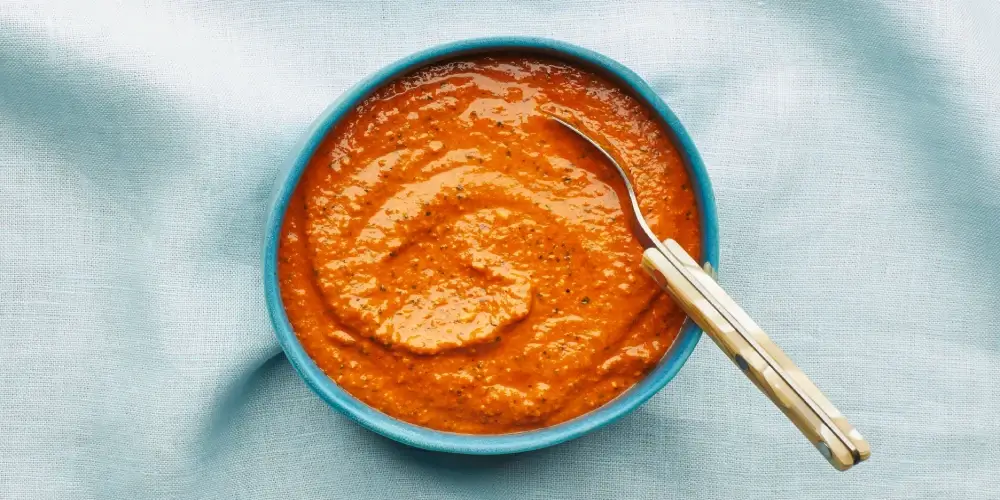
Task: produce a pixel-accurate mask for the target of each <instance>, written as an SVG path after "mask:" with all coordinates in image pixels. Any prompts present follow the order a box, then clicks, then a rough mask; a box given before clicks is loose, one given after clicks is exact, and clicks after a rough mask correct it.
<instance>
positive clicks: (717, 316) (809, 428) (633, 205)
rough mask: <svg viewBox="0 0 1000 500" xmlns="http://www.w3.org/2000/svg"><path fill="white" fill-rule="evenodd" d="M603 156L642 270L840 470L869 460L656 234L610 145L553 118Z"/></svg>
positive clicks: (787, 364) (816, 396) (855, 437)
mask: <svg viewBox="0 0 1000 500" xmlns="http://www.w3.org/2000/svg"><path fill="white" fill-rule="evenodd" d="M545 114H546V115H548V116H549V117H550V118H552V119H553V120H555V121H556V122H559V123H560V124H562V126H564V127H565V128H567V129H569V130H570V131H572V132H573V133H575V134H576V135H578V136H580V137H581V138H583V139H584V140H586V141H587V142H588V143H590V145H591V146H593V147H594V148H595V149H597V150H598V151H600V152H601V154H602V155H603V156H604V157H605V158H607V159H608V162H610V163H611V165H612V166H613V167H614V170H615V172H617V173H618V175H619V176H620V177H621V179H622V182H623V183H624V184H625V191H626V193H627V194H628V203H625V204H623V207H622V208H623V211H624V212H625V216H626V217H627V218H628V219H629V221H630V222H631V225H632V232H633V233H634V234H635V236H636V238H638V240H639V243H640V244H641V245H642V247H643V248H644V249H645V251H644V252H643V255H642V267H643V269H645V270H646V272H647V273H649V274H650V276H652V277H653V279H654V280H656V282H657V284H659V285H660V287H661V288H663V289H664V290H666V291H667V293H669V294H670V296H671V297H673V299H674V301H675V302H676V303H677V304H678V305H679V306H680V307H681V309H683V310H684V312H685V313H687V315H688V317H690V318H691V319H692V320H694V322H695V323H696V324H697V325H698V326H699V327H701V329H702V330H704V331H705V332H706V333H707V334H708V335H709V336H710V337H711V338H712V340H714V341H715V343H716V344H717V345H718V346H719V348H721V349H722V351H723V352H725V353H726V355H727V356H728V357H729V358H730V359H731V360H733V362H734V363H736V366H738V367H739V368H740V370H741V371H743V373H744V374H745V375H746V376H747V377H748V378H749V379H750V380H751V381H753V383H754V385H756V386H757V387H758V388H759V389H760V390H761V391H762V392H763V393H764V394H766V395H767V396H768V397H769V398H770V399H771V401H772V402H774V404H775V405H777V406H778V408H780V409H781V411H782V412H784V413H785V415H786V416H787V417H788V419H789V420H791V421H792V423H794V424H795V426H796V427H798V428H799V431H801V432H802V434H803V435H805V436H806V437H807V438H808V439H809V441H811V442H812V443H813V445H814V446H815V447H816V448H817V449H818V450H819V451H820V453H821V454H822V455H823V456H824V457H825V458H826V459H827V460H828V461H829V462H830V463H831V464H832V465H833V466H834V467H836V468H837V469H838V470H847V469H850V468H851V466H853V465H855V464H858V463H860V462H861V461H863V460H866V459H868V456H869V455H870V454H871V449H870V448H869V446H868V442H867V441H865V439H864V438H863V437H861V434H860V433H858V431H857V430H856V429H855V428H854V427H853V426H852V425H851V424H849V423H848V422H847V419H846V418H844V416H843V415H842V414H841V413H840V412H839V411H837V409H836V408H835V407H834V406H833V404H831V403H830V400H828V399H827V398H826V397H825V396H824V395H823V394H822V393H821V392H820V391H819V389H818V388H816V386H815V385H814V384H813V383H812V382H811V381H810V380H809V379H808V378H807V377H806V376H805V374H804V373H802V371H801V370H799V368H798V367H797V366H795V364H794V363H792V360H791V359H788V356H786V355H785V353H784V352H782V351H781V349H779V348H778V346H776V345H775V344H774V343H773V342H771V339H770V338H768V336H767V334H765V333H764V331H763V330H762V329H761V328H760V326H758V325H757V323H755V322H754V321H753V320H752V319H750V316H749V315H747V313H746V312H745V311H743V309H742V308H740V306H739V305H737V304H736V302H735V301H733V299H732V298H731V297H729V295H728V294H726V292H725V291H723V290H722V288H721V287H720V286H719V285H718V283H716V282H715V279H713V278H712V277H711V276H710V275H709V274H708V273H706V272H705V271H704V270H703V269H702V268H701V267H700V266H699V265H698V263H697V262H695V260H694V259H693V258H691V256H690V255H688V253H687V252H685V251H684V249H683V248H681V246H680V244H678V243H677V242H676V241H674V240H672V239H666V240H663V241H662V242H661V241H660V239H659V238H657V237H656V236H655V235H654V234H653V232H652V231H651V230H650V229H649V225H648V224H646V220H645V219H644V218H643V216H642V212H641V211H640V210H639V201H638V199H636V196H635V190H634V189H633V187H632V182H631V181H630V180H629V177H628V174H627V173H626V172H625V169H624V168H622V165H621V163H619V162H618V160H616V159H615V158H614V157H613V156H612V155H611V153H609V152H608V150H607V149H605V147H603V146H602V145H601V144H600V143H598V142H597V141H596V140H595V139H594V138H593V137H595V136H592V135H590V134H588V133H585V132H584V131H583V130H581V127H580V126H579V125H573V124H571V123H569V122H568V121H566V120H564V119H563V118H560V117H558V116H555V115H553V114H551V113H549V112H547V111H546V112H545Z"/></svg>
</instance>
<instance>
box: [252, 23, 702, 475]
mask: <svg viewBox="0 0 1000 500" xmlns="http://www.w3.org/2000/svg"><path fill="white" fill-rule="evenodd" d="M498 52H520V53H527V54H536V55H542V56H549V57H554V58H557V59H561V60H564V61H567V62H570V63H574V64H576V65H578V66H581V67H585V68H587V69H589V70H591V71H594V72H596V73H598V74H601V75H603V76H605V77H606V78H608V79H610V80H611V81H613V82H615V83H617V84H618V85H620V86H621V87H622V88H625V89H629V90H631V91H632V93H633V95H634V96H635V97H637V98H638V99H639V100H640V101H642V102H643V103H644V104H645V105H646V106H648V107H649V108H650V109H652V110H653V111H655V112H656V114H657V115H658V116H659V118H660V120H662V122H663V123H664V124H665V125H666V127H667V128H668V131H669V133H670V134H671V135H672V139H673V142H674V144H675V145H676V146H677V147H678V149H679V151H680V154H681V156H682V158H683V159H684V163H685V166H686V167H687V170H688V174H689V175H690V176H691V178H692V180H693V184H694V190H695V191H694V192H695V195H696V200H697V203H698V208H699V210H698V212H699V215H700V223H701V235H702V236H701V237H702V241H701V248H702V263H703V264H708V265H710V266H711V269H713V270H714V269H717V268H718V262H719V228H718V221H717V219H716V212H715V196H714V195H713V193H712V185H711V183H710V182H709V179H708V172H706V170H705V166H704V165H703V164H702V161H701V157H700V156H699V155H698V150H697V149H695V147H694V143H693V142H692V141H691V138H690V137H688V134H687V132H685V131H684V127H683V126H681V123H680V121H678V120H677V117H676V116H674V114H673V113H672V112H671V111H670V108H668V107H667V105H666V104H664V103H663V101H662V100H660V98H659V97H658V96H657V95H656V92H654V91H653V89H651V88H650V87H649V85H647V84H646V82H644V81H643V80H642V79H641V78H639V76H638V75H636V74H635V73H633V72H632V71H631V70H629V69H628V68H626V67H624V66H622V65H621V64H619V63H617V62H615V61H613V60H611V59H609V58H607V57H605V56H602V55H600V54H597V53H595V52H591V51H589V50H587V49H584V48H581V47H577V46H575V45H570V44H568V43H564V42H559V41H556V40H549V39H545V38H529V37H496V38H477V39H472V40H462V41H458V42H452V43H448V44H444V45H439V46H437V47H433V48H430V49H427V50H424V51H421V52H417V53H416V54H413V55H411V56H408V57H405V58H403V59H402V60H399V61H396V62H394V63H392V64H390V65H389V66H387V67H385V68H383V69H381V70H380V71H378V72H376V73H375V74H373V75H371V76H369V77H368V78H365V79H364V80H362V81H361V82H360V83H358V84H357V85H355V86H354V87H353V88H351V89H350V90H348V91H347V92H345V93H344V94H343V95H342V96H340V98H339V99H337V101H336V102H334V103H333V104H332V105H330V107H329V108H327V109H326V111H324V112H323V114H322V115H320V116H319V118H317V119H316V121H315V122H314V123H313V124H312V127H310V129H309V131H308V132H307V133H306V135H305V137H303V138H302V140H301V142H300V143H299V144H298V145H297V146H296V148H295V152H294V154H293V155H292V157H291V158H290V159H289V161H288V163H287V164H286V165H285V166H284V168H283V170H282V172H281V173H280V175H279V176H278V182H277V186H276V188H275V192H274V195H273V197H272V199H271V207H270V214H269V215H268V219H267V227H266V229H265V231H266V233H265V237H264V294H265V296H266V299H267V307H268V310H269V311H270V315H271V322H272V324H273V325H274V330H275V332H277V336H278V341H279V342H280V343H281V347H282V349H284V351H285V355H286V356H288V359H289V361H291V362H292V366H294V367H295V370H296V371H297V372H298V373H299V376H301V377H302V379H303V380H305V382H306V384H308V385H309V387H310V388H312V390H313V391H315V392H316V394H318V395H319V396H320V397H321V398H323V400H325V401H326V402H327V403H329V404H330V405H331V406H333V407H334V408H336V409H337V410H339V411H340V412H341V413H343V414H344V415H347V416H348V417H350V418H351V419H352V420H354V421H355V422H357V423H359V424H361V425H362V426H364V427H365V428H367V429H369V430H372V431H374V432H377V433H379V434H381V435H383V436H385V437H388V438H391V439H394V440H396V441H399V442H400V443H404V444H408V445H410V446H416V447H418V448H424V449H427V450H434V451H444V452H451V453H465V454H474V455H495V454H504V453H517V452H523V451H529V450H536V449H539V448H545V447H547V446H552V445H555V444H559V443H562V442H564V441H568V440H570V439H574V438H577V437H580V436H582V435H584V434H586V433H588V432H590V431H592V430H594V429H598V428H600V427H603V426H605V425H607V424H608V423H610V422H613V421H615V420H617V419H618V418H620V417H621V416H623V415H625V414H626V413H629V412H631V411H632V410H634V409H635V408H636V407H638V406H639V405H641V404H642V403H644V402H645V401H646V400H647V399H649V398H650V397H652V396H653V394H656V392H657V391H659V390H660V389H662V388H663V387H664V386H665V385H667V382H670V379H672V378H673V377H674V375H676V374H677V371H678V370H680V369H681V366H683V365H684V362H685V361H686V360H687V358H688V356H690V355H691V351H693V350H694V347H695V345H696V344H697V343H698V339H699V338H701V330H699V329H698V328H697V327H696V326H695V325H694V323H692V322H691V321H690V320H688V321H687V322H685V324H684V326H683V327H682V329H681V332H680V334H679V336H678V337H677V339H676V340H675V342H674V344H673V346H671V348H670V349H669V350H668V351H667V353H666V354H665V355H664V356H663V359H662V360H661V361H660V363H659V364H658V365H657V366H656V368H655V369H654V370H653V371H651V372H650V373H649V374H648V375H647V376H646V378H644V379H643V380H641V381H640V382H639V383H638V384H636V385H635V386H634V387H632V388H631V389H629V390H628V391H626V392H624V393H622V394H621V395H619V396H618V397H617V398H615V399H614V400H612V401H610V402H608V403H607V404H605V405H604V406H602V407H600V408H598V409H596V410H594V411H591V412H589V413H587V414H584V415H581V416H579V417H577V418H574V419H572V420H569V421H566V422H563V423H561V424H558V425H554V426H551V427H546V428H543V429H537V430H533V431H526V432H517V433H511V434H495V435H478V434H457V433H453V432H444V431H438V430H434V429H428V428H426V427H420V426H417V425H413V424H409V423H406V422H403V421H401V420H397V419H395V418H393V417H390V416H388V415H386V414H384V413H382V412H380V411H378V410H376V409H374V408H372V407H370V406H368V405H366V404H364V403H362V402H361V401H359V400H357V399H355V398H354V396H351V395H350V394H349V393H347V392H346V391H344V390H343V389H341V388H340V387H338V386H337V384H336V383H334V382H333V380H331V379H330V378H329V377H327V375H326V374H325V373H323V371H322V370H320V369H319V367H318V366H316V364H315V363H314V362H313V361H312V359H311V358H310V357H309V355H307V354H306V352H305V350H304V349H303V348H302V345H301V344H300V343H299V340H298V338H296V336H295V332H294V331H293V330H292V325H291V324H289V322H288V317H287V316H286V315H285V308H284V305H283V304H282V302H281V294H280V293H279V289H278V272H277V268H278V259H277V257H278V242H279V239H280V233H281V224H282V220H283V219H284V216H285V211H286V209H287V208H288V202H289V198H291V196H292V192H293V191H294V190H295V186H296V184H298V182H299V178H300V177H301V176H302V172H303V171H304V170H305V168H306V166H307V165H308V164H309V160H310V158H311V157H312V156H313V153H314V152H315V151H316V148H317V147H318V146H319V144H320V142H321V141H322V140H323V138H324V137H325V136H326V135H327V132H329V131H330V130H331V129H332V128H333V127H334V125H336V124H337V122H338V121H340V120H341V119H342V118H343V117H344V116H345V115H347V114H348V113H350V111H351V110H353V109H354V107H355V106H356V105H357V104H358V103H360V102H361V101H362V100H363V99H364V98H366V97H368V96H369V95H371V94H372V93H373V92H374V91H375V90H376V89H377V88H379V87H381V86H382V85H384V84H386V83H387V82H389V81H392V80H393V79H395V78H397V77H400V76H402V75H405V74H407V73H410V72H412V71H413V70H415V69H417V68H420V67H423V66H426V65H429V64H433V63H435V62H439V61H442V60H446V59H452V58H456V57H462V56H469V55H475V54H483V53H498ZM636 265H639V264H638V263H636Z"/></svg>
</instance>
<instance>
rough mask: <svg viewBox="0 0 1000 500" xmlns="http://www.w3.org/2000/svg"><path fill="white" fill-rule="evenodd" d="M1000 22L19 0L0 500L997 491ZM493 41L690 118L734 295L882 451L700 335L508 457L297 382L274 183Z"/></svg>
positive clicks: (845, 6)
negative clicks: (279, 310) (276, 317)
mask: <svg viewBox="0 0 1000 500" xmlns="http://www.w3.org/2000/svg"><path fill="white" fill-rule="evenodd" d="M141 4H144V5H141ZM998 25H1000V3H998V2H995V1H984V2H981V3H979V4H975V3H971V2H968V3H967V2H960V1H937V2H929V3H928V2H914V1H908V0H903V1H899V2H890V3H879V2H874V1H871V0H857V1H853V2H833V1H830V2H800V1H794V0H789V1H787V2H779V1H774V0H761V1H756V2H751V1H743V0H733V1H715V2H704V1H701V0H697V1H683V2H646V3H633V2H619V1H608V2H579V1H576V2H559V3H550V2H524V3H521V4H516V3H512V2H496V1H483V2H469V1H459V0H455V1H450V2H412V3H408V2H385V3H367V2H340V3H334V2H316V3H313V2H293V1H283V2H275V1H261V2H256V3H242V2H236V1H223V2H215V3H205V2H176V3H162V4H158V3H153V2H105V1H101V0H95V1H88V2H80V1H73V0H67V1H65V2H56V3H39V2H25V3H19V2H12V1H11V0H6V1H0V498H3V499H18V498H60V499H65V498H74V499H77V498H79V499H87V498H111V499H139V498H227V499H228V498H392V499H401V498H406V499H411V498H413V499H420V498H426V499H447V498H628V499H638V498H650V499H654V498H655V499H669V498H740V499H771V498H796V499H838V500H839V499H845V498H870V499H875V498H947V499H964V498H983V499H986V498H991V499H996V498H1000V473H998V472H1000V433H998V432H997V430H996V425H997V424H996V417H997V415H998V414H1000V388H998V385H1000V140H998V139H1000V59H998V57H1000V56H998V54H1000V30H998V29H997V26H998ZM502 34H506V35H517V34H524V35H540V36H548V37H553V38H558V39H562V40H565V41H569V42H572V43H576V44H579V45H582V46H585V47H588V48H591V49H593V50H596V51H599V52H602V53H604V54H606V55H609V56H611V57H613V58H615V59H617V60H619V61H621V62H622V63H624V64H625V65H627V66H629V67H631V68H632V69H634V70H635V71H636V72H638V73H639V74H640V75H642V76H643V77H644V78H646V80H647V81H648V82H649V83H650V84H651V85H652V86H653V87H654V88H655V89H656V90H657V92H659V93H660V95H661V96H662V97H663V98H664V100H665V101H666V102H667V103H668V104H669V105H670V106H671V107H672V108H673V109H674V111H675V112H676V113H677V115H678V116H679V117H680V119H681V120H682V121H683V122H684V123H685V125H686V126H687V128H688V131H689V132H690V133H691V136H692V137H693V139H694V141H695V143H696V144H697V145H698V146H699V149H700V150H701V152H702V155H703V157H704V159H705V163H706V164H707V166H708V170H709V172H710V174H711V176H712V180H713V182H714V185H715V192H716V195H717V198H718V205H719V218H720V222H721V235H722V248H721V254H722V266H721V271H720V280H721V282H722V283H723V285H724V286H725V287H727V288H728V289H729V290H730V291H731V293H732V294H733V295H734V296H735V297H737V298H738V299H739V300H740V301H741V302H742V303H743V304H744V306H745V308H746V309H747V310H748V311H750V312H751V313H752V314H753V315H754V316H755V317H756V318H757V319H758V321H759V322H760V323H761V324H762V326H763V327H764V328H765V329H766V330H768V331H769V332H770V333H771V334H772V337H773V338H774V339H775V341H776V342H777V343H778V344H779V345H781V346H783V347H784V348H785V350H786V351H787V352H788V353H789V355H790V356H791V357H792V358H793V359H795V360H796V361H797V362H798V364H799V365H800V366H801V367H802V368H803V370H804V371H805V372H806V373H808V374H809V375H810V376H811V377H812V378H813V380H814V381H815V382H816V383H817V385H819V386H820V387H821V388H822V389H823V390H824V391H825V392H826V394H827V395H828V396H829V397H830V399H831V400H832V401H833V402H834V403H835V404H836V405H837V406H838V407H839V408H840V409H841V410H842V411H843V412H844V413H845V414H847V415H848V416H849V417H850V420H851V422H852V423H854V424H855V425H856V426H857V428H858V429H859V430H860V431H861V432H862V433H863V434H864V435H865V436H866V437H867V438H868V439H869V441H870V443H871V445H872V449H873V454H872V458H871V460H870V461H869V462H867V463H865V464H863V465H861V466H859V467H857V468H855V469H854V470H852V471H851V472H848V473H838V472H836V471H834V470H833V469H832V468H831V467H830V466H829V465H828V464H827V463H826V462H825V461H824V460H822V458H821V457H820V456H819V455H818V454H817V452H816V451H815V450H814V449H813V448H812V447H811V446H809V445H808V444H807V443H806V442H805V440H804V439H803V438H802V437H801V436H800V435H799V434H798V432H797V430H796V429H795V428H794V427H793V426H792V425H791V424H790V423H789V422H788V421H786V420H785V419H784V418H783V417H782V415H781V414H780V413H779V411H778V410H777V409H775V408H774V407H773V406H772V405H771V404H770V402H768V401H767V399H766V398H765V397H764V396H762V395H761V394H759V393H758V392H757V391H756V390H755V389H754V388H753V386H752V385H751V384H750V382H749V381H747V380H746V379H745V378H744V377H742V376H741V375H740V374H739V373H738V372H737V371H736V370H735V369H734V368H733V367H732V366H731V365H730V363H729V362H728V361H727V360H726V359H725V358H724V356H723V355H722V354H721V353H720V352H719V351H718V350H717V349H716V348H715V346H714V345H713V344H712V343H711V342H710V341H708V340H707V339H703V341H702V343H701V345H699V347H698V349H697V350H696V351H695V353H694V354H693V355H692V357H691V359H690V360H689V362H688V363H687V366H685V367H684V369H683V370H682V371H681V373H680V375H678V377H677V378H676V379H674V381H673V382H672V383H671V384H670V385H668V386H667V388H666V389H664V390H663V391H662V392H661V393H659V394H658V395H657V396H656V397H654V398H653V399H652V400H651V401H650V402H649V403H647V404H646V405H644V406H642V407H641V408H640V409H638V410H637V411H636V412H634V413H633V414H631V415H629V416H627V417H626V418H623V419H622V420H620V421H619V422H617V423H615V424H613V425H611V426H609V427H607V428H605V429H602V430H600V431H598V432H595V433H593V434H590V435H588V436H585V437H583V438H581V439H578V440H576V441H573V442H570V443H567V444H565V445H561V446H557V447H555V448H551V449H547V450H542V451H538V452H533V453H527V454H522V455H517V456H507V457H478V458H477V457H472V458H469V457H459V456H451V455H442V454H436V453H429V452H424V451H420V450H415V449H411V448H407V447H405V446H402V445H398V444H396V443H394V442H391V441H389V440H387V439H384V438H381V437H378V436H376V435H374V434H372V433H370V432H368V431H366V430H363V429H362V428H360V427H359V426H357V425H356V424H354V423H353V422H351V421H349V420H348V419H346V418H344V417H342V416H341V415H340V414H338V413H336V412H335V411H333V410H331V409H330V408H329V407H328V406H327V405H326V404H324V403H323V402H322V401H321V400H320V399H319V398H317V397H316V396H314V395H313V394H312V393H311V392H310V391H309V390H308V389H307V388H306V386H305V385H304V384H303V383H302V382H301V381H300V380H299V379H298V378H297V376H296V375H295V373H294V372H293V370H292V369H291V367H290V366H289V364H288V362H287V361H286V360H285V358H284V357H283V356H281V354H280V349H279V348H278V345H277V342H276V340H275V338H274V334H273V332H272V330H271V327H270V324H269V321H268V317H267V312H266V310H265V307H264V302H263V298H262V284H261V265H260V261H261V257H260V252H261V231H262V227H263V221H264V217H265V210H266V204H267V197H268V195H269V193H270V190H271V188H272V183H273V181H274V179H275V175H276V172H277V170H278V168H279V165H280V164H281V163H282V162H283V161H284V159H285V158H286V157H287V156H288V155H289V154H290V152H291V150H292V148H293V145H294V143H295V142H296V141H297V139H298V137H299V136H300V134H301V133H303V132H304V130H305V129H306V127H307V126H308V124H309V123H310V122H311V121H312V119H313V118H314V117H315V116H316V115H317V114H319V113H320V111H321V110H322V109H323V108H324V107H326V106H327V105H328V104H329V103H330V102H331V101H332V100H333V99H335V98H336V97H337V96H338V95H339V94H340V93H341V92H343V91H344V90H345V89H346V88H347V87H348V86H350V85H351V84H353V83H354V82H356V81H357V80H359V79H360V78H362V77H363V76H365V75H366V74H368V73H370V72H372V71H374V70H376V69H378V68H380V67H381V66H383V65H385V64H386V63H388V62H390V61H393V60H395V59H397V58H399V57H402V56H404V55H406V54H409V53H411V52H414V51H416V50H419V49H423V48H426V47H428V46H430V45H433V44H437V43H441V42H445V41H450V40H455V39H460V38H468V37H477V36H485V35H502Z"/></svg>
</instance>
